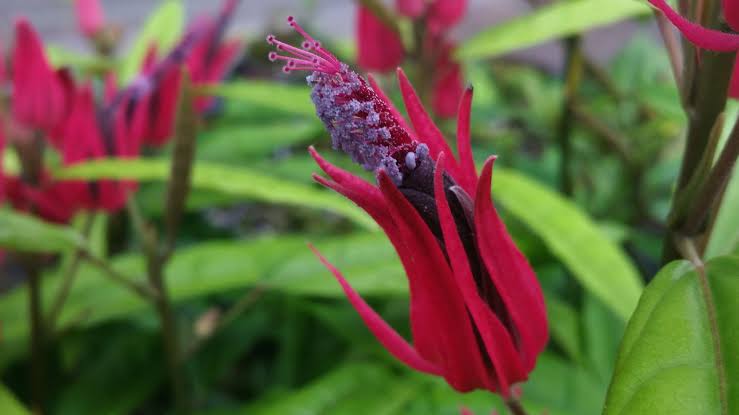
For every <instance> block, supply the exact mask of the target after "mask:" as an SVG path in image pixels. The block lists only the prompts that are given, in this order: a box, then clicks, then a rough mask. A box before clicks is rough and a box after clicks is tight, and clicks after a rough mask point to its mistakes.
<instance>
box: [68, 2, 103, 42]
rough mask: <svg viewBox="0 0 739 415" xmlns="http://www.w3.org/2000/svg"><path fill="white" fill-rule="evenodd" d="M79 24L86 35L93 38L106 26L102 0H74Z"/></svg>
mask: <svg viewBox="0 0 739 415" xmlns="http://www.w3.org/2000/svg"><path fill="white" fill-rule="evenodd" d="M74 5H75V13H76V14H77V26H78V27H79V29H80V32H81V33H82V34H84V35H85V36H87V37H89V38H92V37H95V35H97V34H98V32H100V30H102V29H103V27H104V26H105V15H104V14H103V8H102V7H101V6H100V0H74Z"/></svg>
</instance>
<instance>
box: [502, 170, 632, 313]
mask: <svg viewBox="0 0 739 415" xmlns="http://www.w3.org/2000/svg"><path fill="white" fill-rule="evenodd" d="M493 176H494V177H493V181H494V183H493V197H494V198H495V200H496V202H499V203H500V204H501V205H502V206H503V207H505V208H506V210H507V211H508V212H510V213H511V214H513V215H514V216H516V217H517V218H519V219H520V220H521V221H522V222H524V223H525V224H527V225H528V226H529V228H531V230H532V231H533V232H534V233H536V234H537V235H538V236H539V237H541V239H542V240H543V241H544V243H545V244H546V245H547V247H548V248H549V249H550V250H551V251H552V253H553V254H554V255H556V256H557V257H558V258H559V259H560V260H561V261H562V262H563V263H564V264H565V265H566V266H567V267H568V268H569V269H570V271H572V273H573V275H574V276H575V278H577V280H578V281H579V282H580V283H581V284H582V285H583V287H585V289H586V290H588V291H589V292H591V293H592V294H593V295H595V296H596V297H597V298H599V299H600V300H601V301H603V303H604V304H606V305H607V306H608V307H609V308H610V309H612V310H613V311H614V312H615V313H616V314H617V315H618V316H619V317H620V318H622V319H623V320H627V319H628V318H629V316H630V315H631V312H632V311H633V310H634V308H635V307H636V303H637V302H638V300H639V295H640V294H641V291H642V285H641V280H640V279H639V275H638V273H637V271H636V268H635V267H634V265H633V264H632V263H631V261H630V260H629V259H628V257H627V256H626V255H625V254H624V252H623V251H622V250H621V249H620V248H619V247H618V245H616V244H614V243H613V242H612V241H611V240H610V239H609V238H608V236H606V235H605V234H604V233H603V232H602V231H601V230H600V229H599V227H598V225H597V224H596V223H594V222H593V220H592V219H590V218H589V217H588V216H587V215H586V214H585V213H583V212H582V210H581V209H580V208H578V207H577V206H576V205H574V204H573V203H572V202H570V201H568V200H567V199H565V198H564V197H562V196H560V195H559V194H557V193H555V192H553V191H552V190H549V189H548V188H546V187H544V186H542V185H540V184H538V183H537V182H535V181H533V180H531V179H528V178H526V177H524V176H522V175H520V174H518V173H516V172H513V171H511V170H506V169H502V168H496V170H495V173H494V175H493Z"/></svg>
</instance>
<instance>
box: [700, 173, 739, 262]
mask: <svg viewBox="0 0 739 415" xmlns="http://www.w3.org/2000/svg"><path fill="white" fill-rule="evenodd" d="M737 212H739V168H735V169H734V175H733V176H732V178H731V180H730V181H729V184H728V185H727V186H726V191H725V193H724V199H723V201H722V202H721V208H720V209H719V212H718V216H717V217H716V223H714V224H713V232H712V233H711V241H710V242H709V243H708V247H707V248H706V258H713V257H716V256H719V255H726V254H730V253H732V252H734V250H735V249H737V248H738V247H739V215H737V214H736V213H737Z"/></svg>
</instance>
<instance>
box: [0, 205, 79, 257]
mask: <svg viewBox="0 0 739 415" xmlns="http://www.w3.org/2000/svg"><path fill="white" fill-rule="evenodd" d="M84 243H85V241H84V239H83V238H82V236H81V235H80V234H79V233H77V232H76V231H75V230H74V229H73V228H71V227H67V226H61V225H55V224H51V223H48V222H44V221H42V220H40V219H37V218H35V217H33V216H29V215H26V214H23V213H17V212H14V211H11V210H8V209H0V247H2V248H5V249H13V250H17V251H25V252H59V251H64V250H67V249H70V248H74V247H76V246H82V245H84Z"/></svg>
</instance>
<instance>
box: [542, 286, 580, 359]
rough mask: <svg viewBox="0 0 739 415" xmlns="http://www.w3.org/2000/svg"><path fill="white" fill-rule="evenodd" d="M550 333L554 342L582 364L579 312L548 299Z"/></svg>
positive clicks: (558, 301)
mask: <svg viewBox="0 0 739 415" xmlns="http://www.w3.org/2000/svg"><path fill="white" fill-rule="evenodd" d="M546 305H547V316H548V319H549V331H550V333H551V335H552V340H554V341H555V342H556V343H557V344H558V345H559V346H560V347H561V348H562V349H564V351H565V353H567V356H568V357H569V358H570V359H571V360H572V361H574V362H582V351H581V350H580V349H581V347H580V337H581V336H580V323H579V321H578V315H577V311H575V309H574V308H573V307H571V306H570V305H569V304H567V303H565V302H564V301H562V300H560V299H558V298H556V297H554V296H551V295H548V296H547V297H546Z"/></svg>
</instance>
